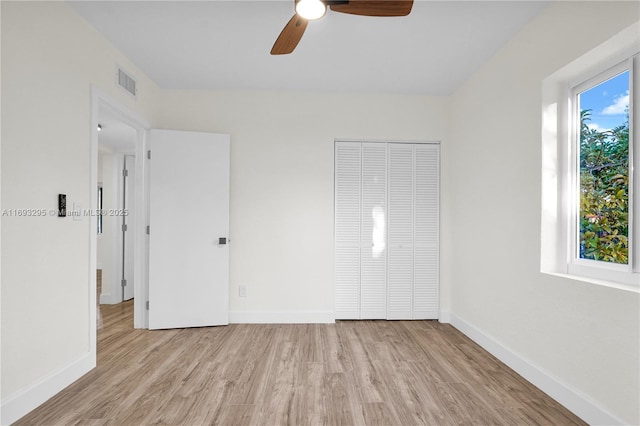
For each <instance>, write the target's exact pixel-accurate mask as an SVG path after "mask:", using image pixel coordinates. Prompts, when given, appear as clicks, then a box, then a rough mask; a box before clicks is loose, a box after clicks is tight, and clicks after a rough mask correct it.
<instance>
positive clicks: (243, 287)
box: [238, 285, 247, 297]
mask: <svg viewBox="0 0 640 426" xmlns="http://www.w3.org/2000/svg"><path fill="white" fill-rule="evenodd" d="M238 290H239V291H238V293H239V294H240V297H247V286H246V285H241V286H240V287H239V288H238Z"/></svg>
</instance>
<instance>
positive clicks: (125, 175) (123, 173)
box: [122, 169, 129, 177]
mask: <svg viewBox="0 0 640 426" xmlns="http://www.w3.org/2000/svg"><path fill="white" fill-rule="evenodd" d="M122 176H124V177H127V176H129V170H127V169H122Z"/></svg>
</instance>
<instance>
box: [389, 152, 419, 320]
mask: <svg viewBox="0 0 640 426" xmlns="http://www.w3.org/2000/svg"><path fill="white" fill-rule="evenodd" d="M388 149H389V233H388V238H389V252H388V263H387V318H388V319H412V318H413V312H412V311H413V309H412V308H413V228H414V220H413V219H414V212H413V210H414V207H413V202H414V197H413V194H414V170H413V164H414V160H413V154H414V146H413V145H412V144H402V143H390V144H389V147H388Z"/></svg>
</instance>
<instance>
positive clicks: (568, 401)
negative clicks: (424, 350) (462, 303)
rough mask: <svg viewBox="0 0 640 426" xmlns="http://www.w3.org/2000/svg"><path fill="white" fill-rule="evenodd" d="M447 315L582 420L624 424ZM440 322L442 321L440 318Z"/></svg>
mask: <svg viewBox="0 0 640 426" xmlns="http://www.w3.org/2000/svg"><path fill="white" fill-rule="evenodd" d="M441 315H442V313H441ZM448 315H449V317H450V323H451V325H452V326H454V327H455V328H457V329H458V330H460V331H461V332H462V333H464V334H465V335H466V336H467V337H469V338H470V339H471V340H473V341H474V342H476V343H477V344H479V345H480V346H482V347H483V348H484V349H485V350H487V351H488V352H489V353H491V354H492V355H493V356H495V357H496V358H498V359H499V360H500V361H502V362H504V363H505V364H506V365H508V366H509V367H510V368H511V369H513V370H514V371H515V372H517V373H518V374H520V375H521V376H522V377H524V378H525V379H527V380H528V381H530V382H531V383H533V384H534V385H535V386H537V387H538V388H539V389H541V390H542V391H543V392H545V393H546V394H547V395H549V396H550V397H551V398H553V399H555V400H556V401H558V402H559V403H560V404H562V405H563V406H565V407H566V408H567V409H568V410H570V411H571V412H573V413H574V414H575V415H576V416H578V417H580V418H581V419H582V420H584V421H585V422H587V423H589V424H590V425H624V424H626V423H625V422H624V421H623V420H621V419H619V418H618V417H616V416H615V415H613V414H611V413H609V412H608V411H606V410H605V409H603V408H601V407H600V406H598V404H596V403H595V402H594V401H592V400H591V399H590V398H589V397H587V396H585V395H583V394H582V393H580V392H578V391H576V390H575V389H572V388H571V387H570V386H568V385H566V384H564V383H562V382H561V381H559V380H558V379H556V378H555V377H553V376H551V375H550V374H549V373H547V372H545V371H544V370H541V369H540V368H539V367H537V366H536V365H534V364H532V363H531V362H529V360H527V359H526V358H524V357H523V356H521V355H520V354H518V353H516V352H513V351H512V350H511V349H509V348H507V347H506V346H504V345H502V344H501V343H500V342H498V341H497V340H495V339H494V338H493V337H492V336H490V335H488V334H486V333H484V332H483V331H482V330H480V329H478V328H476V327H475V326H473V325H471V324H470V323H468V322H467V321H465V320H463V319H462V318H460V317H458V316H456V315H455V314H454V313H448ZM441 322H444V321H442V320H441Z"/></svg>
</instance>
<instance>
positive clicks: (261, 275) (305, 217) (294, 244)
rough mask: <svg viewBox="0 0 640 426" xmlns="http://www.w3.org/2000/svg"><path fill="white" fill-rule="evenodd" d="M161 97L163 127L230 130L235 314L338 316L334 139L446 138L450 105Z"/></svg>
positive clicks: (256, 96) (270, 96) (335, 97)
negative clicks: (243, 292) (241, 291)
mask: <svg viewBox="0 0 640 426" xmlns="http://www.w3.org/2000/svg"><path fill="white" fill-rule="evenodd" d="M163 105H164V108H163V111H162V114H161V116H160V117H159V121H158V122H159V123H160V125H161V126H162V127H164V128H172V129H185V130H200V131H212V132H220V133H230V134H231V235H230V239H231V243H230V249H231V269H230V279H231V290H230V294H231V305H230V311H231V321H261V320H264V321H268V320H276V319H277V320H278V321H286V320H290V321H295V320H299V321H305V320H313V319H316V320H322V319H327V318H330V319H331V320H333V316H332V315H333V298H334V291H333V289H334V284H333V144H334V139H335V138H347V139H349V138H352V139H356V138H362V139H389V140H442V139H444V129H445V114H446V108H445V105H446V98H443V97H425V96H388V95H339V94H311V93H306V94H303V93H276V92H246V93H238V92H236V93H232V92H192V91H170V92H165V93H164V98H163ZM152 149H153V148H152ZM151 161H153V160H151ZM239 285H246V286H247V289H248V296H247V297H246V298H241V297H238V286H239Z"/></svg>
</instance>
